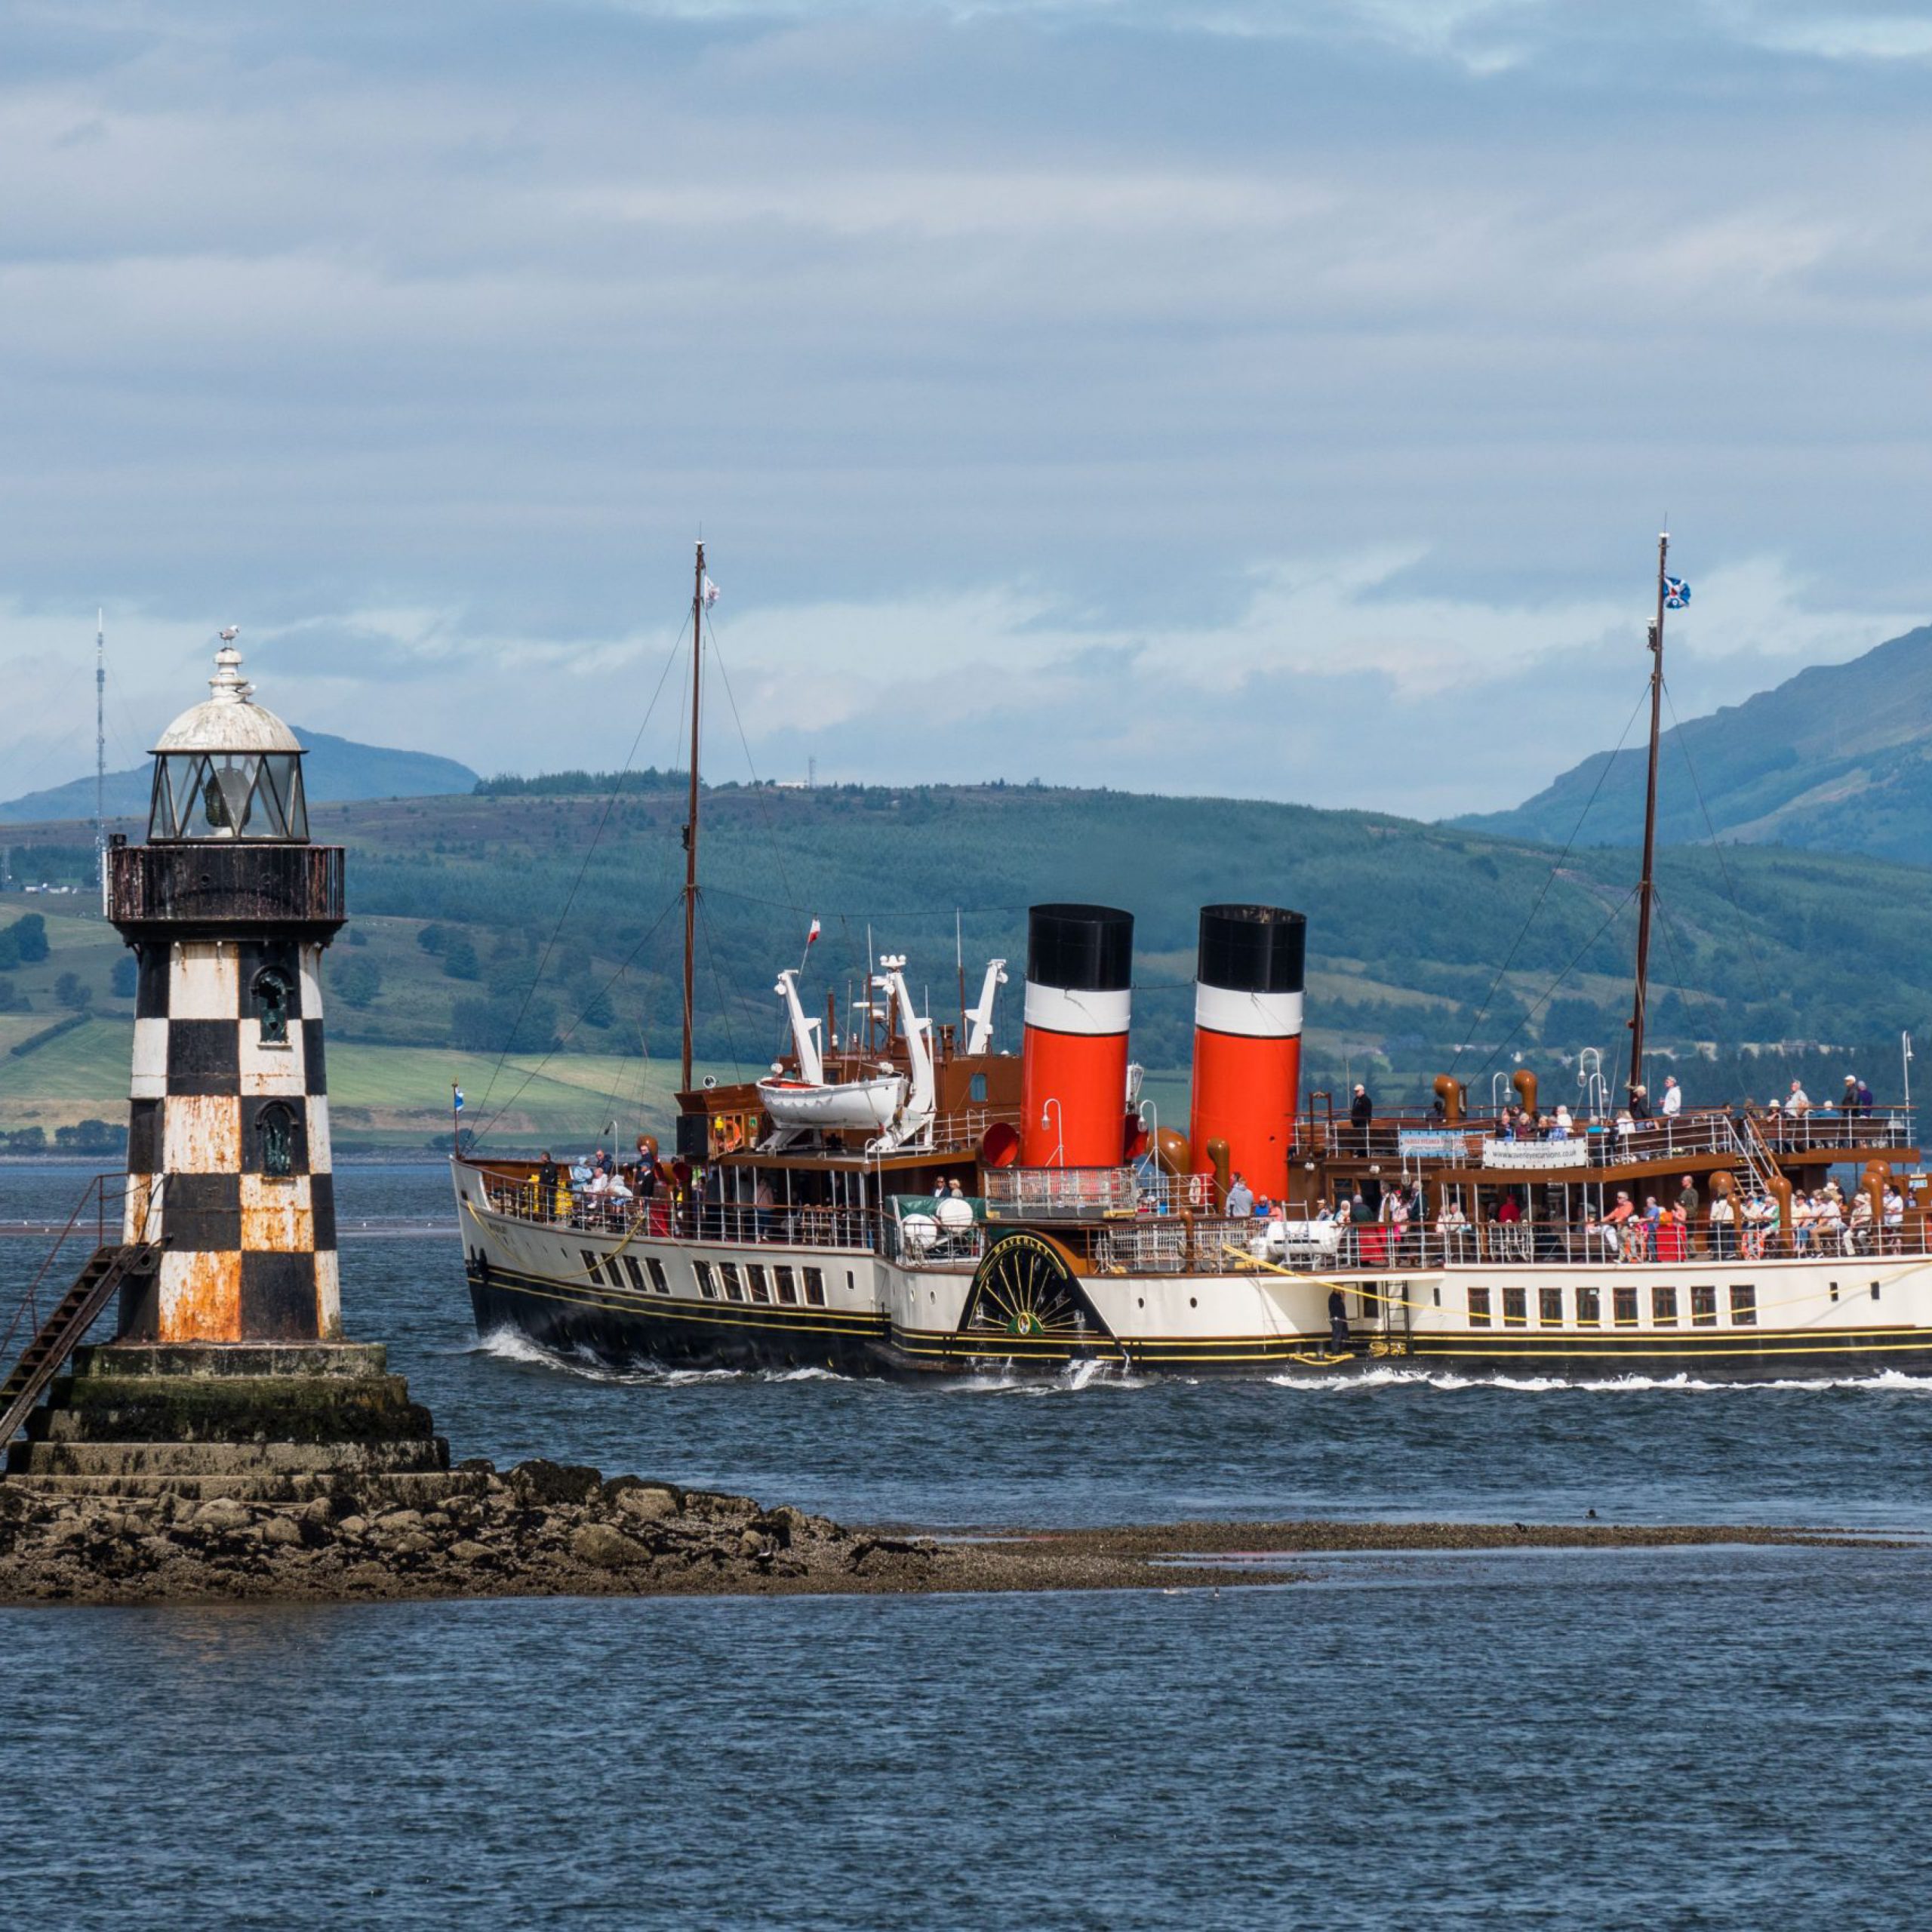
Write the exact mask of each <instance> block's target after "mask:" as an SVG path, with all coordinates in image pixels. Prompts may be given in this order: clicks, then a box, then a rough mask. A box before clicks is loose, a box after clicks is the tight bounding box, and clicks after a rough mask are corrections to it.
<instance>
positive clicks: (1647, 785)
mask: <svg viewBox="0 0 1932 1932" xmlns="http://www.w3.org/2000/svg"><path fill="white" fill-rule="evenodd" d="M1669 557H1670V532H1669V531H1667V530H1666V531H1664V532H1663V534H1661V535H1660V537H1658V538H1657V617H1656V618H1655V620H1654V621H1653V623H1651V637H1650V648H1651V758H1650V771H1649V775H1648V777H1647V779H1646V780H1645V781H1644V875H1643V877H1642V878H1641V879H1639V880H1638V882H1637V983H1636V987H1635V996H1634V998H1632V1002H1631V1008H1630V1084H1631V1085H1632V1087H1638V1086H1641V1085H1642V1084H1643V1081H1644V1019H1645V1017H1646V1015H1647V1012H1648V1010H1649V1006H1650V978H1651V903H1652V902H1653V901H1654V900H1655V898H1656V897H1657V881H1656V869H1657V743H1658V739H1659V737H1660V733H1661V730H1662V727H1663V609H1664V592H1665V583H1664V566H1665V565H1666V563H1667V562H1668V561H1669Z"/></svg>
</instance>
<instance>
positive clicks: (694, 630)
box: [678, 543, 704, 1094]
mask: <svg viewBox="0 0 1932 1932" xmlns="http://www.w3.org/2000/svg"><path fill="white" fill-rule="evenodd" d="M703 691H704V546H703V544H702V543H700V544H699V546H697V574H696V576H695V577H694V579H693V581H692V585H691V805H690V809H689V812H688V816H687V817H686V818H685V1052H684V1060H683V1073H682V1076H681V1078H680V1079H679V1081H678V1092H679V1093H681V1094H688V1093H689V1092H690V1091H691V1018H692V998H691V995H692V990H693V987H694V983H695V965H696V961H697V743H698V737H697V707H698V700H699V699H700V697H702V696H703Z"/></svg>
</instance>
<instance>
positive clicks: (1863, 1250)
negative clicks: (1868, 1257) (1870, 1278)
mask: <svg viewBox="0 0 1932 1932" xmlns="http://www.w3.org/2000/svg"><path fill="white" fill-rule="evenodd" d="M1844 1251H1845V1252H1846V1254H1870V1253H1871V1252H1872V1197H1871V1195H1869V1194H1868V1193H1866V1191H1865V1189H1863V1188H1862V1187H1861V1188H1860V1189H1859V1190H1858V1192H1857V1193H1856V1194H1854V1195H1853V1196H1852V1198H1851V1218H1850V1220H1848V1221H1847V1222H1846V1223H1845V1229H1844Z"/></svg>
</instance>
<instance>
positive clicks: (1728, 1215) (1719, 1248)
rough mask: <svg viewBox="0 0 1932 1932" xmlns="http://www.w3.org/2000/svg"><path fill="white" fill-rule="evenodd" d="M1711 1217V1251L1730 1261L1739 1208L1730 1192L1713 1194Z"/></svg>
mask: <svg viewBox="0 0 1932 1932" xmlns="http://www.w3.org/2000/svg"><path fill="white" fill-rule="evenodd" d="M1709 1221H1710V1224H1711V1252H1712V1254H1714V1255H1715V1257H1717V1259H1718V1260H1720V1261H1728V1260H1730V1257H1731V1254H1732V1252H1733V1250H1734V1245H1735V1242H1736V1238H1737V1206H1736V1204H1734V1202H1733V1201H1732V1200H1731V1198H1730V1195H1728V1194H1719V1195H1713V1196H1712V1201H1711V1211H1710V1214H1709Z"/></svg>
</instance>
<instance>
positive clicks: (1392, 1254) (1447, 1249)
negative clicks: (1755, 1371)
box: [1116, 1213, 1932, 1275]
mask: <svg viewBox="0 0 1932 1932" xmlns="http://www.w3.org/2000/svg"><path fill="white" fill-rule="evenodd" d="M1193 1232H1194V1243H1193V1251H1192V1257H1191V1258H1190V1257H1189V1256H1188V1255H1187V1254H1186V1252H1185V1251H1183V1255H1182V1258H1181V1260H1180V1263H1178V1264H1177V1267H1176V1269H1175V1272H1182V1271H1183V1270H1185V1271H1186V1272H1196V1273H1200V1274H1217V1273H1226V1272H1230V1271H1233V1272H1239V1271H1241V1270H1242V1269H1247V1268H1251V1267H1253V1266H1256V1265H1257V1264H1258V1263H1266V1265H1268V1266H1272V1267H1275V1268H1287V1269H1290V1270H1291V1271H1292V1272H1294V1273H1297V1274H1311V1275H1323V1274H1329V1273H1334V1274H1362V1273H1374V1274H1381V1273H1389V1274H1400V1273H1411V1272H1433V1271H1434V1270H1436V1269H1441V1268H1444V1267H1471V1266H1479V1265H1480V1266H1492V1267H1524V1268H1527V1267H1534V1266H1538V1265H1539V1264H1556V1263H1563V1264H1568V1265H1582V1264H1592V1265H1596V1266H1626V1265H1628V1266H1633V1267H1635V1266H1643V1267H1652V1268H1654V1267H1672V1266H1682V1267H1690V1266H1694V1265H1695V1264H1696V1263H1698V1262H1700V1261H1761V1260H1807V1259H1809V1260H1859V1259H1861V1258H1865V1257H1871V1258H1873V1259H1880V1260H1883V1259H1897V1258H1922V1257H1925V1256H1926V1255H1927V1254H1932V1241H1928V1238H1927V1229H1926V1228H1925V1226H1924V1216H1922V1215H1921V1214H1918V1213H1914V1214H1909V1215H1908V1216H1907V1217H1906V1221H1905V1223H1902V1224H1898V1225H1894V1226H1884V1225H1882V1224H1878V1225H1874V1224H1872V1223H1866V1224H1865V1225H1863V1226H1855V1225H1853V1224H1852V1223H1849V1222H1846V1223H1814V1224H1810V1225H1800V1226H1796V1227H1794V1228H1793V1229H1792V1230H1791V1232H1789V1234H1787V1233H1786V1232H1784V1231H1783V1229H1780V1226H1778V1224H1777V1221H1776V1220H1770V1221H1752V1220H1746V1221H1744V1222H1741V1223H1740V1222H1732V1223H1728V1224H1725V1223H1706V1222H1703V1221H1701V1220H1700V1222H1699V1223H1698V1224H1697V1226H1696V1227H1695V1228H1694V1229H1687V1228H1683V1227H1674V1226H1653V1225H1651V1224H1650V1223H1645V1222H1644V1221H1643V1220H1641V1219H1638V1220H1635V1221H1633V1222H1629V1223H1624V1224H1623V1225H1621V1226H1614V1225H1611V1224H1609V1223H1601V1222H1590V1221H1585V1222H1574V1221H1569V1222H1530V1221H1516V1222H1488V1223H1481V1224H1480V1225H1478V1224H1475V1223H1471V1224H1469V1225H1467V1226H1455V1225H1453V1224H1451V1225H1447V1226H1444V1225H1440V1224H1434V1225H1429V1226H1417V1225H1416V1224H1414V1223H1407V1224H1406V1225H1404V1226H1399V1227H1398V1226H1396V1225H1395V1224H1393V1223H1386V1222H1381V1221H1371V1222H1367V1223H1364V1224H1363V1225H1361V1226H1351V1225H1349V1224H1346V1223H1337V1222H1290V1223H1286V1224H1285V1225H1284V1223H1281V1222H1279V1221H1272V1222H1269V1221H1263V1220H1261V1219H1260V1217H1251V1218H1247V1219H1243V1220H1227V1219H1226V1218H1222V1219H1220V1220H1197V1221H1195V1223H1194V1228H1193ZM1116 1239H1118V1237H1116ZM1121 1258H1122V1259H1123V1260H1124V1259H1125V1254H1124V1251H1123V1253H1122V1257H1121Z"/></svg>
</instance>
